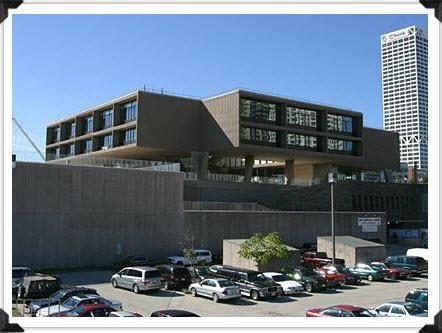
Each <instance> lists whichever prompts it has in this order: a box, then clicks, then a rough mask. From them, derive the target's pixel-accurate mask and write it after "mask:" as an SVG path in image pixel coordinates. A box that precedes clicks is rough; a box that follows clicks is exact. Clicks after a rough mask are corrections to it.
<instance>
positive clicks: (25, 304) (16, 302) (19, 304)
mask: <svg viewBox="0 0 442 333" xmlns="http://www.w3.org/2000/svg"><path fill="white" fill-rule="evenodd" d="M34 301H47V302H48V303H49V304H50V303H55V302H56V304H51V305H49V307H48V310H47V314H46V313H45V316H49V315H51V314H54V313H59V312H60V308H61V301H60V300H55V299H51V298H24V299H22V298H13V300H12V308H13V309H15V310H16V311H17V312H18V313H20V314H21V317H35V315H36V313H32V310H31V308H30V307H29V306H30V304H31V303H32V302H34ZM51 306H57V308H56V311H52V312H51ZM42 309H46V307H44V308H42ZM44 312H46V311H44Z"/></svg>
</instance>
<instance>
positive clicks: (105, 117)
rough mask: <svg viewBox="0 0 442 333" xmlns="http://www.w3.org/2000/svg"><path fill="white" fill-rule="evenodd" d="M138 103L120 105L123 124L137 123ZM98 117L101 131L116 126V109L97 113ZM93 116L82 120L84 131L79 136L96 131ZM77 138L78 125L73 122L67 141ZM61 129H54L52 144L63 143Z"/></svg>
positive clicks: (70, 124) (68, 131)
mask: <svg viewBox="0 0 442 333" xmlns="http://www.w3.org/2000/svg"><path fill="white" fill-rule="evenodd" d="M137 109H138V108H137V101H131V102H128V103H124V104H122V105H120V115H121V119H122V123H128V122H132V121H135V120H136V119H137ZM95 116H96V117H99V121H98V123H99V129H106V128H110V127H112V126H114V109H113V108H109V109H107V110H104V111H100V112H99V113H98V112H97V113H96V114H95ZM93 117H94V116H93V115H88V116H85V117H83V118H81V119H80V120H79V121H81V123H82V124H81V125H82V131H81V133H79V135H85V134H88V133H92V132H93V131H94V120H93ZM76 136H77V123H76V122H71V123H69V124H67V134H66V137H67V139H70V138H74V137H76ZM61 139H62V138H61V128H60V126H59V127H55V128H53V129H52V142H59V141H61ZM63 139H64V138H63Z"/></svg>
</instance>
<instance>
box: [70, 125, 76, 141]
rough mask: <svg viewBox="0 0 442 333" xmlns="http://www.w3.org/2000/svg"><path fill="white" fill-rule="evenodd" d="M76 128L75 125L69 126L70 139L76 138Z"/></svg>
mask: <svg viewBox="0 0 442 333" xmlns="http://www.w3.org/2000/svg"><path fill="white" fill-rule="evenodd" d="M75 127H76V125H75V123H71V124H70V125H69V137H70V138H75Z"/></svg>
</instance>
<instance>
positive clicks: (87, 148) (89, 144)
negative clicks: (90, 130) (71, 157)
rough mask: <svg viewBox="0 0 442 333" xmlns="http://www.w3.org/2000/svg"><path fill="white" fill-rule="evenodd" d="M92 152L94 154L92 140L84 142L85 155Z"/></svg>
mask: <svg viewBox="0 0 442 333" xmlns="http://www.w3.org/2000/svg"><path fill="white" fill-rule="evenodd" d="M90 152H92V139H91V140H86V141H85V142H84V148H83V153H90Z"/></svg>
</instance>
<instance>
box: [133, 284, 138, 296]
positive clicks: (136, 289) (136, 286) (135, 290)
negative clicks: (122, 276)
mask: <svg viewBox="0 0 442 333" xmlns="http://www.w3.org/2000/svg"><path fill="white" fill-rule="evenodd" d="M132 290H133V291H134V293H135V294H139V293H140V287H138V285H136V284H134V286H133V287H132Z"/></svg>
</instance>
